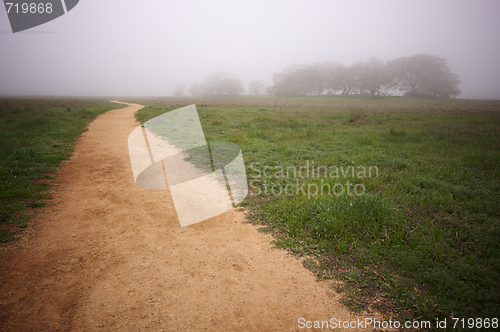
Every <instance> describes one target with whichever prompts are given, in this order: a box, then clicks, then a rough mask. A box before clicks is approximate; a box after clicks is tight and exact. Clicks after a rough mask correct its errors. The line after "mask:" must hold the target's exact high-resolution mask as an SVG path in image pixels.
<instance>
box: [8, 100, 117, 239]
mask: <svg viewBox="0 0 500 332" xmlns="http://www.w3.org/2000/svg"><path fill="white" fill-rule="evenodd" d="M125 106H126V105H123V104H116V103H111V102H109V101H107V100H94V99H71V98H65V99H52V98H44V99H19V98H10V99H7V98H3V99H0V202H1V204H0V245H2V244H4V243H6V242H9V241H12V240H15V239H16V238H18V236H19V234H20V232H21V231H22V229H23V228H25V227H26V226H27V224H28V222H29V221H30V220H31V218H32V217H33V215H34V214H35V213H36V211H37V208H40V207H42V206H45V205H46V204H47V199H48V198H50V195H51V187H52V185H53V181H54V179H55V178H56V177H57V170H58V168H59V166H60V164H61V162H62V161H63V160H64V159H67V158H68V157H69V156H70V155H71V152H72V148H73V146H74V144H75V141H76V140H77V139H78V137H79V136H80V135H81V134H82V133H83V132H84V131H85V130H86V127H87V125H88V124H89V123H90V122H91V121H92V120H93V119H94V118H95V117H96V116H97V115H99V114H102V113H104V112H106V111H109V110H112V109H116V108H121V107H125Z"/></svg>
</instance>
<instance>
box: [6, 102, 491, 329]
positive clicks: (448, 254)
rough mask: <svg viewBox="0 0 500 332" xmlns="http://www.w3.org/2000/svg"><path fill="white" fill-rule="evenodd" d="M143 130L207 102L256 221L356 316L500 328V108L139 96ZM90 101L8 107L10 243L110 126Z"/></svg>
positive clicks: (211, 136) (205, 113) (213, 132)
mask: <svg viewBox="0 0 500 332" xmlns="http://www.w3.org/2000/svg"><path fill="white" fill-rule="evenodd" d="M122 101H126V102H135V103H139V104H142V105H145V106H146V107H145V108H143V109H142V110H140V111H138V112H137V114H136V117H137V120H138V121H139V122H145V121H147V120H148V119H151V118H153V117H155V116H157V115H160V114H163V113H165V112H167V111H170V110H173V109H176V108H179V107H182V106H185V105H190V104H196V106H197V109H198V113H199V116H200V120H201V124H202V126H203V129H204V132H205V136H206V139H207V141H208V142H209V143H210V142H215V141H221V142H231V143H236V144H238V145H239V146H240V148H241V150H242V153H243V157H244V160H245V166H246V171H247V177H248V185H249V190H250V193H249V195H248V197H247V199H246V200H245V201H244V202H243V203H242V205H243V206H244V207H245V209H247V210H248V219H249V222H252V223H254V224H256V225H259V226H260V228H259V230H260V231H262V232H268V233H271V234H273V236H274V239H275V244H276V246H278V247H282V248H284V249H286V250H288V251H289V252H290V253H291V254H293V255H296V256H298V257H304V265H305V266H306V267H307V268H309V269H310V270H311V271H313V272H314V273H315V274H316V275H317V276H318V277H319V278H327V279H333V280H336V281H338V282H336V283H335V285H336V286H335V287H336V289H337V291H339V292H341V293H342V294H343V295H344V296H343V301H344V303H345V304H346V305H348V306H349V307H350V308H351V309H352V310H354V311H362V310H369V309H376V310H380V311H382V312H385V313H387V314H388V315H392V316H393V317H399V318H414V319H429V320H434V319H435V318H445V317H447V318H450V317H460V318H470V317H474V318H475V317H481V318H483V319H484V318H494V317H496V318H500V308H499V306H500V281H499V280H500V175H499V166H500V144H499V142H500V101H474V100H459V99H448V100H430V99H413V98H401V97H387V98H364V99H360V98H335V97H303V98H275V97H249V96H245V97H237V98H236V97H234V98H233V97H227V98H203V99H202V98H188V97H186V98H157V99H153V98H135V99H132V98H130V99H128V100H122ZM124 106H125V105H120V104H115V103H110V102H108V101H105V100H91V99H1V100H0V137H1V139H0V146H1V147H0V179H1V182H0V186H1V188H0V190H1V191H0V192H1V193H0V200H1V202H2V204H1V209H0V235H1V241H2V243H3V242H6V241H9V240H12V239H14V238H15V237H16V236H18V234H19V232H20V230H22V228H24V227H26V225H27V223H28V221H29V220H30V218H31V217H32V215H33V213H36V209H37V208H38V207H41V206H44V205H45V204H46V202H47V201H46V199H47V198H49V197H50V188H51V181H53V179H54V178H55V177H57V169H58V167H59V166H60V163H61V161H62V160H64V159H65V158H68V156H69V155H70V154H71V151H72V147H73V146H74V143H75V140H76V139H77V138H78V137H79V136H80V135H81V133H82V132H83V131H84V130H85V127H86V126H87V124H88V123H89V122H90V121H92V119H94V118H95V117H96V116H97V115H98V114H101V113H103V112H105V111H107V110H111V109H116V108H120V107H124Z"/></svg>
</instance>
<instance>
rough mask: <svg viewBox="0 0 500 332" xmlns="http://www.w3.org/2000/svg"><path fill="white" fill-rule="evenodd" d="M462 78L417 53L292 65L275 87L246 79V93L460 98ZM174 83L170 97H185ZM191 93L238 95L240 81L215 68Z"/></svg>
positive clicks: (443, 62)
mask: <svg viewBox="0 0 500 332" xmlns="http://www.w3.org/2000/svg"><path fill="white" fill-rule="evenodd" d="M459 83H460V80H459V78H458V76H457V75H456V74H454V73H452V72H451V70H450V68H449V66H448V64H447V61H446V59H444V58H439V57H437V56H434V55H428V54H416V55H414V56H411V57H401V58H398V59H395V60H389V61H383V60H381V59H379V58H376V57H373V58H370V59H367V60H360V61H357V62H355V63H353V64H352V65H350V66H345V65H343V64H341V63H339V62H330V61H327V62H319V63H313V64H311V65H292V66H289V67H287V68H285V69H283V70H282V71H281V72H277V73H274V74H273V85H271V86H267V87H266V84H265V81H263V80H252V81H250V82H249V85H248V87H249V92H250V94H254V95H260V94H268V95H275V96H307V95H341V96H346V97H347V96H353V95H358V96H361V97H363V96H368V95H369V96H382V95H390V94H391V92H393V91H396V90H399V91H400V92H402V93H403V94H404V95H405V96H414V97H436V98H451V97H455V96H458V95H459V94H460V93H461V91H460V89H459V88H458V85H459ZM184 88H185V87H184V86H182V85H178V86H177V87H176V89H175V91H174V95H176V96H181V95H184ZM188 90H189V93H190V94H191V95H193V96H228V95H232V96H234V95H241V94H243V93H244V92H245V89H244V88H243V82H242V81H241V79H239V78H238V77H237V76H235V75H233V74H231V73H228V72H216V73H213V74H211V75H209V76H207V77H206V78H205V80H204V81H203V82H201V83H199V84H198V83H194V84H193V85H191V86H190V87H189V89H188Z"/></svg>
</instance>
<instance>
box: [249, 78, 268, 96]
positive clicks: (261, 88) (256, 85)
mask: <svg viewBox="0 0 500 332" xmlns="http://www.w3.org/2000/svg"><path fill="white" fill-rule="evenodd" d="M265 88H266V82H264V80H251V81H250V83H248V92H250V94H252V95H261V94H264V92H265Z"/></svg>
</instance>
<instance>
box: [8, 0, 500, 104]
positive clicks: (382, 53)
mask: <svg viewBox="0 0 500 332" xmlns="http://www.w3.org/2000/svg"><path fill="white" fill-rule="evenodd" d="M499 13H500V2H499V1H495V0H493V1H472V0H471V1H462V0H453V1H422V0H418V1H417V0H415V1H382V0H377V1H291V0H286V1H260V0H253V1H245V2H243V1H218V0H217V1H207V0H206V1H165V0H148V1H131V0H119V1H117V0H107V1H102V0H81V1H80V2H79V4H78V5H77V6H76V7H75V8H74V9H73V10H71V11H70V12H68V13H67V14H65V15H63V16H61V17H59V18H57V19H55V20H53V21H51V22H48V23H46V24H43V25H41V26H38V27H35V28H32V29H29V30H26V31H23V32H19V33H15V34H14V33H12V30H11V27H10V25H9V21H8V17H7V12H6V9H5V8H4V7H3V6H2V8H0V95H59V96H66V95H68V96H165V95H171V94H172V92H173V90H174V87H175V86H176V84H185V85H186V86H189V85H191V84H192V83H194V82H200V81H202V80H203V79H204V78H205V77H206V76H207V75H209V74H210V73H212V72H215V71H221V70H223V71H229V72H231V73H234V74H235V75H237V76H238V77H239V78H240V79H242V80H243V82H244V85H245V88H246V89H247V91H248V82H249V81H250V80H252V79H263V80H265V81H266V83H267V84H269V85H270V84H272V74H273V73H274V72H278V71H281V70H282V69H283V68H285V67H287V66H289V65H291V64H294V63H295V64H303V63H313V62H320V61H327V60H328V61H339V62H341V63H343V64H345V65H350V64H351V63H353V62H355V61H357V60H361V59H367V58H370V57H373V56H376V57H379V58H381V59H383V60H391V59H395V58H398V57H402V56H412V55H414V54H420V53H423V54H432V55H437V56H439V57H442V58H446V59H447V60H448V65H449V66H450V68H451V70H452V72H453V73H456V74H458V75H459V77H460V81H461V84H460V89H461V90H462V94H461V95H460V96H459V98H477V99H500V60H499V59H500V42H499V41H500V20H499V19H498V14H499Z"/></svg>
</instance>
